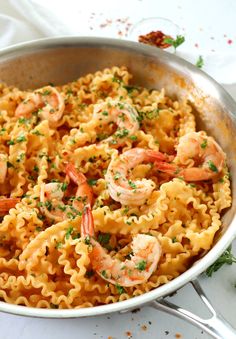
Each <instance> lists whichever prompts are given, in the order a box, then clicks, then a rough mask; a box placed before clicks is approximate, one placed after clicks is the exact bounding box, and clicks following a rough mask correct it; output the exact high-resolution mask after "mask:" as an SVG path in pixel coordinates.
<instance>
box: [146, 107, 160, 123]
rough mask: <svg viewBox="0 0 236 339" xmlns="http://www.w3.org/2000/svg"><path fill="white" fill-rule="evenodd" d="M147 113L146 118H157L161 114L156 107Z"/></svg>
mask: <svg viewBox="0 0 236 339" xmlns="http://www.w3.org/2000/svg"><path fill="white" fill-rule="evenodd" d="M145 115H146V118H147V119H149V120H152V119H155V118H157V117H158V116H159V109H158V108H156V109H154V110H152V111H149V112H146V113H145Z"/></svg>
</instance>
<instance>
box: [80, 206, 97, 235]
mask: <svg viewBox="0 0 236 339" xmlns="http://www.w3.org/2000/svg"><path fill="white" fill-rule="evenodd" d="M88 235H89V236H91V237H94V222H93V214H92V211H91V208H90V206H85V208H84V210H83V215H82V220H81V236H82V237H83V238H85V237H86V236H88Z"/></svg>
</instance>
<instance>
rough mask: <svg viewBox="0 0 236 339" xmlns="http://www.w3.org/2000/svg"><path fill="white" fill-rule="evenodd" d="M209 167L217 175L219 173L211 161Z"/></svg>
mask: <svg viewBox="0 0 236 339" xmlns="http://www.w3.org/2000/svg"><path fill="white" fill-rule="evenodd" d="M208 165H209V168H210V170H211V171H212V172H215V173H217V172H218V169H217V167H216V165H215V164H214V163H213V162H212V161H211V160H209V161H208Z"/></svg>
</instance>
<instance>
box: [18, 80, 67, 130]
mask: <svg viewBox="0 0 236 339" xmlns="http://www.w3.org/2000/svg"><path fill="white" fill-rule="evenodd" d="M64 109H65V103H64V99H63V98H62V96H61V94H60V93H59V92H58V91H57V90H56V88H54V87H52V86H45V87H42V88H40V89H37V90H35V91H34V92H33V93H30V94H29V95H28V96H27V97H26V99H25V100H24V101H23V102H21V103H20V104H19V105H18V107H17V108H16V111H15V116H17V117H20V116H25V117H30V115H31V114H32V113H34V112H36V111H39V114H40V117H41V119H43V120H48V121H49V123H51V124H54V123H56V122H58V121H59V120H60V119H61V117H62V114H63V112H64Z"/></svg>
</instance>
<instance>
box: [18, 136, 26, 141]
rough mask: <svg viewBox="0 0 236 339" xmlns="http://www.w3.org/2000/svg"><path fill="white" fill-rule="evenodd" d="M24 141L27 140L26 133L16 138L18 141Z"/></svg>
mask: <svg viewBox="0 0 236 339" xmlns="http://www.w3.org/2000/svg"><path fill="white" fill-rule="evenodd" d="M23 141H26V137H25V136H24V135H19V136H18V137H17V138H16V142H23Z"/></svg>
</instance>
